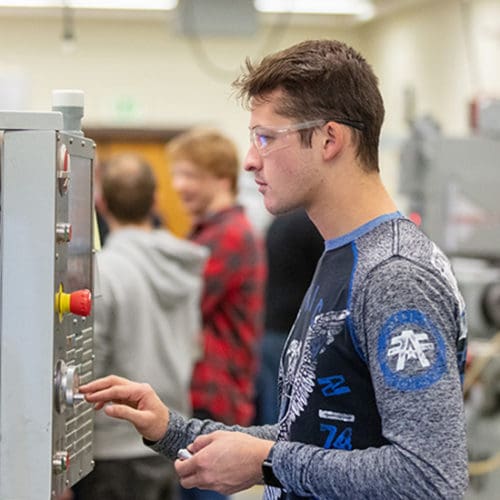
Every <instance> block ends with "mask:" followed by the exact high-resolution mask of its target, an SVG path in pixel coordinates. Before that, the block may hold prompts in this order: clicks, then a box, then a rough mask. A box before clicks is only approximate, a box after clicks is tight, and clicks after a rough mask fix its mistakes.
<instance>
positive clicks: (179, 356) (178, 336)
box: [94, 227, 207, 459]
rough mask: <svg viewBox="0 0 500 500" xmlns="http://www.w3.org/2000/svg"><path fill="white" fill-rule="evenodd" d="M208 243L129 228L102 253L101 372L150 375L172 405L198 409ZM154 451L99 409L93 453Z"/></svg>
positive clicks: (97, 342)
mask: <svg viewBox="0 0 500 500" xmlns="http://www.w3.org/2000/svg"><path fill="white" fill-rule="evenodd" d="M206 257H207V250H206V249H205V248H203V247H201V246H198V245H195V244H193V243H191V242H188V241H184V240H181V239H178V238H176V237H175V236H173V235H172V234H170V233H168V232H166V231H163V230H155V231H144V230H141V229H137V228H130V227H127V228H123V229H119V230H117V231H114V232H112V233H111V235H110V236H109V238H108V240H107V242H106V245H105V246H104V249H103V250H102V251H101V252H100V253H99V254H98V255H97V273H96V279H97V283H96V289H97V290H98V295H97V296H96V298H95V303H94V314H95V333H94V350H95V356H96V357H95V364H94V374H95V376H96V377H101V376H104V375H109V374H116V375H120V376H123V377H126V378H129V379H131V380H134V381H139V382H147V383H149V384H150V385H151V386H152V387H154V389H155V390H156V392H157V393H158V395H159V397H160V398H161V399H162V400H163V401H164V402H165V403H166V404H167V405H168V406H169V407H171V408H172V409H175V410H177V411H178V412H180V413H181V414H184V415H188V414H189V413H190V411H191V408H190V398H189V385H190V381H191V373H192V368H193V365H194V363H195V361H196V360H197V358H198V357H199V355H200V354H201V350H200V342H199V334H200V331H201V327H200V305H199V304H200V294H201V291H202V271H203V265H204V263H205V259H206ZM149 454H151V451H150V450H148V449H147V448H146V447H145V446H144V444H143V443H142V439H141V438H140V436H139V435H138V434H137V432H136V431H135V429H134V428H133V427H132V426H131V425H130V424H129V423H127V422H123V421H118V420H116V419H111V418H109V417H107V416H106V415H105V414H104V413H103V412H99V413H98V414H97V415H96V422H95V436H94V456H95V457H96V458H97V459H112V458H133V457H140V456H145V455H149Z"/></svg>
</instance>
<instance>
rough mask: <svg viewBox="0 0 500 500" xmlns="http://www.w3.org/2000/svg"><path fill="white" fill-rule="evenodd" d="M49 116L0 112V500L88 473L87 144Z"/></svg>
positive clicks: (52, 493)
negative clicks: (84, 388) (79, 295)
mask: <svg viewBox="0 0 500 500" xmlns="http://www.w3.org/2000/svg"><path fill="white" fill-rule="evenodd" d="M64 129H65V119H64V115H63V113H61V112H49V113H31V112H0V153H1V156H0V168H1V171H0V176H1V177H0V180H1V188H0V190H1V196H0V199H1V209H0V231H1V232H0V238H1V241H0V245H1V246H0V272H1V274H0V276H1V297H0V340H1V344H0V345H1V348H0V498H1V499H2V500H45V499H56V498H58V497H59V495H60V494H61V493H62V492H63V491H64V489H65V488H67V487H69V486H71V485H73V484H74V483H76V482H77V481H78V480H79V479H81V478H82V477H83V476H85V475H86V474H88V473H89V472H90V471H91V470H92V467H93V461H92V438H93V410H92V408H91V406H90V405H88V404H87V403H86V402H85V401H84V400H83V398H82V397H81V395H79V394H78V385H79V383H84V382H86V381H89V380H91V379H92V377H93V356H94V355H93V318H92V314H91V313H89V312H86V313H84V314H85V315H79V314H74V313H71V312H69V311H61V310H60V302H59V299H60V293H61V292H64V293H72V292H75V291H77V290H81V289H83V290H84V291H85V292H88V293H89V294H91V293H92V290H93V265H92V260H93V255H92V254H93V201H92V200H93V198H92V167H93V158H94V149H95V144H94V142H93V141H92V140H89V139H86V138H84V137H83V134H82V133H81V132H79V131H77V130H71V131H66V130H64Z"/></svg>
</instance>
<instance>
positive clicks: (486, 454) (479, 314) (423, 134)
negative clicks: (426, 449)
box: [399, 100, 500, 500]
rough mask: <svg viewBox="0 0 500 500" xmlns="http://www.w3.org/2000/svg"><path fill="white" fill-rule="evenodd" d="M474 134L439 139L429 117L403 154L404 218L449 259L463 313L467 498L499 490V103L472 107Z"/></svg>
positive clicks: (415, 126)
mask: <svg viewBox="0 0 500 500" xmlns="http://www.w3.org/2000/svg"><path fill="white" fill-rule="evenodd" d="M473 126H474V127H473V128H474V130H473V134H472V135H471V136H469V137H461V138H458V137H457V138H450V137H446V136H444V135H443V134H442V133H441V131H440V127H439V126H438V124H437V123H436V122H435V121H434V120H432V119H431V118H429V117H424V118H422V119H419V120H416V121H414V122H413V123H412V125H411V135H410V138H409V139H408V140H407V141H406V142H405V144H404V146H403V149H402V154H401V170H400V186H399V187H400V192H401V193H402V194H404V195H406V198H407V201H408V207H407V214H408V216H409V217H410V218H411V219H412V220H413V221H414V222H415V223H417V224H419V225H420V226H421V228H422V230H423V231H424V232H425V233H426V234H427V235H428V236H429V237H430V238H431V239H432V240H434V241H435V242H436V243H437V245H438V246H439V247H440V248H441V249H442V250H443V251H444V252H445V253H446V254H447V255H448V257H449V258H450V260H451V263H452V266H453V269H454V272H455V275H456V277H457V281H458V286H459V288H460V290H461V292H462V294H463V297H464V300H465V303H466V307H467V321H468V332H469V333H468V338H469V348H468V351H469V356H468V359H469V362H468V369H467V370H466V377H465V381H464V393H465V398H466V412H467V419H468V448H469V458H470V468H469V470H470V475H471V485H470V488H469V492H468V496H467V498H469V499H476V498H477V499H484V500H486V499H493V498H498V491H499V490H500V333H499V332H500V101H495V100H488V101H481V102H477V103H476V106H475V107H474V120H473Z"/></svg>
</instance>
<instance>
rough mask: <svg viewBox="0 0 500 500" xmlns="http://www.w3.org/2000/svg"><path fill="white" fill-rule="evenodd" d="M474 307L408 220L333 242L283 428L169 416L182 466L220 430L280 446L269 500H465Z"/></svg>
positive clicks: (290, 361) (297, 344) (296, 347)
mask: <svg viewBox="0 0 500 500" xmlns="http://www.w3.org/2000/svg"><path fill="white" fill-rule="evenodd" d="M465 352H466V326H465V312H464V303H463V299H462V298H461V296H460V294H459V292H458V287H457V283H456V280H455V278H454V277H453V274H452V272H451V268H450V264H449V262H448V260H447V259H446V257H445V256H444V255H443V253H442V252H441V251H440V250H439V249H438V248H437V247H436V245H435V244H434V243H432V242H431V241H430V240H429V239H428V238H426V237H425V236H424V235H423V233H422V232H421V231H419V229H418V228H417V227H416V226H415V225H414V224H413V223H412V222H410V221H409V220H407V219H405V218H403V217H402V216H401V215H400V214H399V213H393V214H388V215H385V216H382V217H379V218H377V219H374V220H373V221H371V222H369V223H367V224H365V225H363V226H362V227H360V228H358V229H356V230H355V231H353V232H352V233H349V234H347V235H345V236H342V237H341V238H338V239H334V240H329V241H327V242H326V243H325V253H324V254H323V256H322V258H321V260H320V262H319V264H318V268H317V270H316V273H315V276H314V278H313V281H312V283H311V286H310V288H309V290H308V292H307V294H306V296H305V298H304V301H303V303H302V306H301V309H300V311H299V314H298V316H297V319H296V321H295V324H294V326H293V328H292V330H291V332H290V335H289V338H288V340H287V343H286V345H285V348H284V351H283V355H282V360H281V368H280V400H281V402H280V419H279V423H278V424H277V425H275V426H265V427H250V428H240V427H226V426H223V425H221V424H217V423H214V422H210V421H199V420H187V421H186V420H184V419H183V418H182V417H180V416H178V415H177V414H175V413H172V415H171V422H170V426H169V431H168V432H167V434H166V435H165V437H164V438H163V439H162V440H161V441H159V442H158V443H156V444H155V445H154V447H153V448H154V449H156V450H157V451H160V452H162V453H164V454H166V455H167V456H170V457H172V458H174V457H175V453H176V451H177V449H178V448H180V447H184V446H186V445H187V444H188V443H190V442H191V441H192V440H193V439H194V438H195V437H196V436H197V435H198V434H201V433H207V432H212V431H214V430H218V429H226V430H227V429H230V430H231V429H232V430H238V431H242V432H247V433H249V434H252V435H254V436H256V437H261V438H265V439H273V440H276V441H277V442H276V444H275V445H274V447H273V459H272V462H273V470H274V472H275V475H276V476H277V478H278V479H279V480H280V481H281V483H282V485H283V489H279V488H274V487H266V492H265V498H266V499H282V500H284V499H296V498H318V499H325V500H333V499H361V498H366V499H399V498H401V499H402V498H406V499H431V498H443V499H447V500H449V499H456V498H462V497H463V494H464V492H465V489H466V487H467V482H468V481H467V457H466V439H465V419H464V410H463V402H462V401H463V400H462V387H461V382H462V377H463V369H464V364H465Z"/></svg>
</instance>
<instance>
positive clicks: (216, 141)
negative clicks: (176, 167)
mask: <svg viewBox="0 0 500 500" xmlns="http://www.w3.org/2000/svg"><path fill="white" fill-rule="evenodd" d="M167 151H168V153H169V156H170V159H171V160H172V161H173V162H175V161H180V160H187V161H190V162H191V163H193V164H194V165H196V166H197V167H198V168H200V169H201V170H204V171H207V172H209V173H211V174H212V175H214V176H216V177H220V178H228V179H229V180H230V181H231V189H232V192H233V193H234V194H236V192H237V186H238V173H239V160H238V150H237V148H236V146H235V144H234V143H233V142H232V141H231V140H230V139H229V138H228V137H226V136H225V135H223V134H221V133H220V132H218V131H217V130H213V129H201V128H196V129H192V130H190V131H188V132H184V133H182V134H180V135H178V136H176V137H174V138H173V139H172V140H171V141H170V142H169V143H168V144H167Z"/></svg>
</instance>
